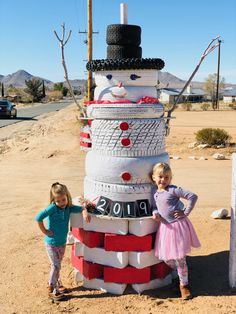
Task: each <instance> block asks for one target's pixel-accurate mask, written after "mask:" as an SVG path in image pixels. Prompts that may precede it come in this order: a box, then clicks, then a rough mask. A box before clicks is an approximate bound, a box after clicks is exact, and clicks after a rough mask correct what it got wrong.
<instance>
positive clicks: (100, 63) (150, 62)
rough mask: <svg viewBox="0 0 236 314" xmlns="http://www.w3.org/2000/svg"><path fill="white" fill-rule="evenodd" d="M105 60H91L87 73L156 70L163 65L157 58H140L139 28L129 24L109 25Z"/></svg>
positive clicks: (87, 66)
mask: <svg viewBox="0 0 236 314" xmlns="http://www.w3.org/2000/svg"><path fill="white" fill-rule="evenodd" d="M106 43H107V44H108V46H107V59H101V60H92V61H89V62H88V63H87V65H86V68H87V70H88V71H92V72H96V71H106V70H127V69H156V70H161V69H162V68H163V67H164V65H165V63H164V61H163V60H162V59H159V58H142V48H141V47H140V44H141V27H140V26H138V25H129V24H111V25H108V26H107V33H106Z"/></svg>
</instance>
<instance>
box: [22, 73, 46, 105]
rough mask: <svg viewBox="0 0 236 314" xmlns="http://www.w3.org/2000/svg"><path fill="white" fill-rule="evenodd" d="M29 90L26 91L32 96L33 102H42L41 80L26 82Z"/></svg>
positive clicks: (34, 79)
mask: <svg viewBox="0 0 236 314" xmlns="http://www.w3.org/2000/svg"><path fill="white" fill-rule="evenodd" d="M25 85H26V86H27V88H26V89H25V91H26V92H27V93H28V94H29V95H30V96H32V101H33V102H35V101H40V100H41V99H42V98H43V91H42V85H43V82H42V81H41V80H39V79H36V78H33V79H32V80H25Z"/></svg>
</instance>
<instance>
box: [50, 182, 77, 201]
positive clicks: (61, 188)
mask: <svg viewBox="0 0 236 314" xmlns="http://www.w3.org/2000/svg"><path fill="white" fill-rule="evenodd" d="M56 195H66V196H67V200H68V205H67V206H72V197H71V195H70V192H69V190H68V189H67V187H66V185H64V184H61V183H59V182H55V183H53V184H52V186H51V189H50V203H54V202H55V200H54V198H55V196H56Z"/></svg>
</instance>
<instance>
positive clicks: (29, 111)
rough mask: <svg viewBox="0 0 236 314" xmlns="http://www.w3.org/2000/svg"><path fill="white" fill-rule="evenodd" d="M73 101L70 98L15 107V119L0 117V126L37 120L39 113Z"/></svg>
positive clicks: (54, 109)
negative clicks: (20, 107)
mask: <svg viewBox="0 0 236 314" xmlns="http://www.w3.org/2000/svg"><path fill="white" fill-rule="evenodd" d="M72 103H73V101H72V100H65V101H63V102H54V103H50V104H43V105H42V104H40V105H33V106H32V107H28V108H22V109H17V118H16V119H12V118H11V119H8V118H2V117H1V118H0V128H2V127H4V126H6V125H9V124H13V123H17V122H22V121H26V120H37V118H35V117H37V116H40V115H41V114H44V113H48V112H52V111H58V110H60V109H63V108H65V107H67V106H69V105H71V104H72Z"/></svg>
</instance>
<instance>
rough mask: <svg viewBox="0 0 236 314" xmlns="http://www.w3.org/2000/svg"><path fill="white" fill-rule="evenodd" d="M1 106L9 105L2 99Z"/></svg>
mask: <svg viewBox="0 0 236 314" xmlns="http://www.w3.org/2000/svg"><path fill="white" fill-rule="evenodd" d="M0 106H8V102H7V101H1V100H0Z"/></svg>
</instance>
